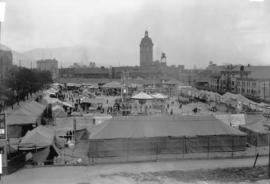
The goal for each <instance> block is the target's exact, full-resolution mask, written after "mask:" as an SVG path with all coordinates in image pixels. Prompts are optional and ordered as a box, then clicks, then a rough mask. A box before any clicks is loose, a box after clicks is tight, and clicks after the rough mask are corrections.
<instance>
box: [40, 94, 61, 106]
mask: <svg viewBox="0 0 270 184" xmlns="http://www.w3.org/2000/svg"><path fill="white" fill-rule="evenodd" d="M43 99H44V100H45V101H46V103H47V104H57V103H58V104H61V103H62V101H61V100H59V99H57V98H51V97H49V96H44V97H43Z"/></svg>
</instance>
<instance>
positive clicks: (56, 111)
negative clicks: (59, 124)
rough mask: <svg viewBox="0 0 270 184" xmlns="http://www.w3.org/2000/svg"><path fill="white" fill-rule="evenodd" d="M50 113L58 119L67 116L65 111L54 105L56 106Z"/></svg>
mask: <svg viewBox="0 0 270 184" xmlns="http://www.w3.org/2000/svg"><path fill="white" fill-rule="evenodd" d="M52 113H53V116H54V117H55V118H56V117H57V118H60V117H66V116H67V114H66V113H65V110H64V109H63V107H61V106H60V105H56V106H54V107H52Z"/></svg>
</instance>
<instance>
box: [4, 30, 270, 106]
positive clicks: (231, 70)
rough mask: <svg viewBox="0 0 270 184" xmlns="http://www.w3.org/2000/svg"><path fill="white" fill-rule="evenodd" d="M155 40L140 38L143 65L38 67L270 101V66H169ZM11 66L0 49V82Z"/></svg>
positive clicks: (63, 74)
mask: <svg viewBox="0 0 270 184" xmlns="http://www.w3.org/2000/svg"><path fill="white" fill-rule="evenodd" d="M153 47H154V44H153V41H152V39H151V38H150V37H149V33H148V31H145V34H144V37H143V38H142V39H141V41H140V44H139V48H140V52H139V53H140V66H120V67H97V66H96V65H95V63H90V65H89V66H81V65H79V64H76V63H75V64H74V65H73V66H71V67H68V68H60V69H59V68H58V61H57V60H56V59H46V60H39V61H37V69H39V70H48V71H50V72H51V74H52V78H53V79H54V80H56V79H57V78H66V79H68V78H84V79H88V78H95V79H101V78H103V79H121V78H123V75H125V76H126V77H128V79H131V80H132V79H138V78H140V79H145V80H154V79H155V80H156V79H158V80H162V79H174V80H178V81H179V82H181V83H182V84H184V85H189V86H195V87H197V88H200V89H206V90H211V91H215V92H219V93H225V92H232V93H241V94H243V95H245V96H246V97H249V98H252V99H253V100H258V101H261V100H264V101H270V66H251V65H247V66H241V65H220V66H218V65H216V64H214V63H213V62H210V63H209V65H208V66H207V67H206V69H185V68H184V65H178V66H174V65H172V66H168V65H167V56H166V54H165V53H162V54H161V57H160V59H157V60H154V57H153ZM11 66H12V53H11V51H4V50H0V82H1V81H2V80H3V79H4V78H5V76H6V75H7V73H8V70H9V69H10V68H11Z"/></svg>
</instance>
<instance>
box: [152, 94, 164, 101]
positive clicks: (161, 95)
mask: <svg viewBox="0 0 270 184" xmlns="http://www.w3.org/2000/svg"><path fill="white" fill-rule="evenodd" d="M151 96H152V97H154V98H156V99H160V100H164V99H167V98H168V96H166V95H163V94H161V93H155V94H153V95H151Z"/></svg>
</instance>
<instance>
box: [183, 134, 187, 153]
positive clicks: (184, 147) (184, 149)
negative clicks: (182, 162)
mask: <svg viewBox="0 0 270 184" xmlns="http://www.w3.org/2000/svg"><path fill="white" fill-rule="evenodd" d="M185 152H186V137H185V136H184V140H183V158H185Z"/></svg>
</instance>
